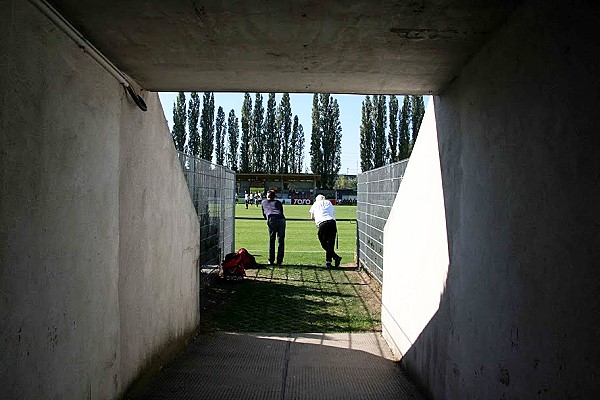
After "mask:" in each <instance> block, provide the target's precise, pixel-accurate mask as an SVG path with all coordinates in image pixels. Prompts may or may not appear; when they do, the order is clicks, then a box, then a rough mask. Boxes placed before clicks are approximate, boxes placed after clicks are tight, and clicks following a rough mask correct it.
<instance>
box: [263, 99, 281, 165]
mask: <svg viewBox="0 0 600 400" xmlns="http://www.w3.org/2000/svg"><path fill="white" fill-rule="evenodd" d="M276 107H277V102H276V101H275V93H269V99H268V100H267V111H266V115H265V127H264V132H265V133H264V137H265V164H266V165H265V170H266V171H267V172H268V173H270V174H273V173H276V172H277V170H278V166H279V145H278V143H277V142H278V137H279V132H278V131H277V116H276Z"/></svg>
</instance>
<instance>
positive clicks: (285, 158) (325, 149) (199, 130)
mask: <svg viewBox="0 0 600 400" xmlns="http://www.w3.org/2000/svg"><path fill="white" fill-rule="evenodd" d="M214 110H215V101H214V93H212V92H205V93H204V96H203V99H202V107H200V95H199V94H198V93H197V92H192V93H191V95H190V98H189V101H187V102H186V96H185V93H184V92H179V94H178V96H177V100H176V101H175V103H174V104H173V130H172V136H173V142H174V144H175V148H176V149H177V150H178V151H181V152H184V153H187V154H190V155H192V156H195V157H199V158H202V159H204V160H208V161H210V162H212V161H213V154H214V158H215V161H216V163H217V164H219V165H225V166H227V167H228V168H230V169H232V170H234V171H238V172H249V173H253V172H254V173H284V174H287V173H301V172H302V169H303V168H304V165H303V163H304V148H305V135H304V127H303V126H302V124H300V123H299V119H298V116H297V115H293V114H292V105H291V101H290V95H289V93H283V95H282V98H281V101H280V102H279V105H278V104H277V102H276V99H275V93H269V94H268V98H267V103H266V109H265V107H264V100H263V95H262V94H261V93H256V94H255V96H254V103H253V101H252V96H251V95H250V93H244V99H243V102H242V106H241V112H240V114H241V115H240V118H241V119H240V118H238V117H237V116H236V113H235V110H233V109H232V110H230V111H229V115H228V118H227V120H225V112H224V110H223V108H222V107H220V106H219V108H218V109H217V116H216V121H215V117H214V115H215V111H214ZM292 116H293V117H292ZM339 117H340V111H339V106H338V103H337V100H335V99H334V98H333V97H332V96H331V95H330V94H328V93H325V94H316V93H315V94H314V97H313V112H312V131H311V138H310V155H311V163H310V168H311V170H312V172H313V173H316V174H321V178H322V181H321V184H322V187H324V188H331V187H333V184H334V181H335V177H336V176H337V174H338V172H339V169H340V166H341V162H340V160H341V156H340V153H341V142H342V128H341V123H340V120H339Z"/></svg>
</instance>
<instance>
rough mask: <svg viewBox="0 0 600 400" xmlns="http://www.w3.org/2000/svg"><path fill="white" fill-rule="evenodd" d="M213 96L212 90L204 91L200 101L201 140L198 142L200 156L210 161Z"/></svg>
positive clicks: (212, 133) (212, 142)
mask: <svg viewBox="0 0 600 400" xmlns="http://www.w3.org/2000/svg"><path fill="white" fill-rule="evenodd" d="M214 121H215V96H214V94H213V93H212V92H204V98H203V101H202V119H201V121H200V127H201V129H202V141H201V142H200V158H202V159H204V160H207V161H211V162H212V157H213V149H214V140H215V124H214Z"/></svg>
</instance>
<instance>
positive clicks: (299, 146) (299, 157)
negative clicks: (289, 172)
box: [294, 124, 304, 174]
mask: <svg viewBox="0 0 600 400" xmlns="http://www.w3.org/2000/svg"><path fill="white" fill-rule="evenodd" d="M294 150H295V152H296V172H297V173H299V174H301V173H302V164H303V161H304V128H303V127H302V124H299V125H298V140H297V142H296V147H295V149H294Z"/></svg>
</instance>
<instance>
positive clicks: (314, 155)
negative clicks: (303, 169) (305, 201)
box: [310, 93, 323, 174]
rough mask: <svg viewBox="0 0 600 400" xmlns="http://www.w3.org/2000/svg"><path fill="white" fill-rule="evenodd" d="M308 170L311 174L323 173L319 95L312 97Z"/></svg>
mask: <svg viewBox="0 0 600 400" xmlns="http://www.w3.org/2000/svg"><path fill="white" fill-rule="evenodd" d="M310 169H311V171H312V173H313V174H321V173H322V172H323V145H322V135H321V109H320V103H319V95H318V94H317V93H315V94H314V95H313V106H312V130H311V134H310Z"/></svg>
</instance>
